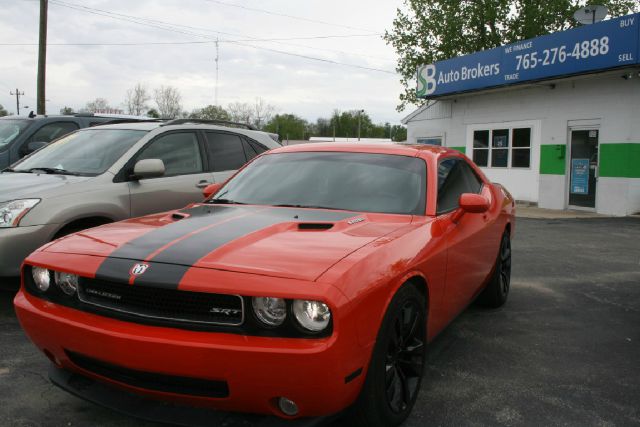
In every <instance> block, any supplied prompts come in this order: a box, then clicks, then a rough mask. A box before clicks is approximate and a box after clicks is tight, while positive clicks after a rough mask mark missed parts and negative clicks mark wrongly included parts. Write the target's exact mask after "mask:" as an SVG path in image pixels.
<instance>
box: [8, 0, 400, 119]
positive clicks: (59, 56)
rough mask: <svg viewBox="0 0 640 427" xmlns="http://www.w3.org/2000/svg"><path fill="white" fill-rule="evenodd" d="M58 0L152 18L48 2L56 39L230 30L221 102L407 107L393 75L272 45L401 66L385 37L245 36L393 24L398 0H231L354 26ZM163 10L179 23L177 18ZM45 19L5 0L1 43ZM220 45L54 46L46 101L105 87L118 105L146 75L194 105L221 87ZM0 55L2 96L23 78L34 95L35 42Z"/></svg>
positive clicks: (165, 5) (307, 113)
mask: <svg viewBox="0 0 640 427" xmlns="http://www.w3.org/2000/svg"><path fill="white" fill-rule="evenodd" d="M59 1H64V2H66V3H70V4H76V5H81V6H86V7H89V8H94V9H102V10H105V11H109V12H111V13H114V14H115V13H117V14H122V15H129V16H137V17H144V18H145V21H144V22H145V23H146V24H148V25H145V26H143V25H137V24H134V23H131V22H126V21H122V20H118V19H113V18H110V17H106V16H99V15H96V14H92V13H87V12H86V11H80V10H75V9H69V8H65V7H62V6H60V5H59V4H57V3H56V2H55V1H53V2H51V3H50V5H49V9H50V10H49V12H50V13H49V34H48V38H49V42H50V43H105V42H106V43H139V42H154V43H160V42H176V41H211V40H213V39H215V37H216V36H218V37H219V38H220V40H221V43H220V62H219V67H220V68H219V69H220V80H219V103H220V104H222V105H226V104H228V103H230V102H236V101H247V102H251V101H252V100H253V99H254V98H256V97H262V98H264V99H265V100H267V101H268V102H270V103H272V104H275V105H276V106H277V107H278V110H279V111H280V112H282V113H289V112H291V113H295V114H298V115H301V116H303V117H305V118H307V119H309V120H315V119H316V118H318V117H327V116H329V115H330V114H331V112H332V111H333V110H334V109H340V110H349V109H356V108H357V109H359V108H364V109H365V110H366V111H367V112H368V113H369V114H370V115H371V116H372V118H373V120H374V121H376V122H385V121H389V122H392V123H397V122H398V121H399V119H400V118H401V117H402V116H403V115H404V114H398V113H397V112H396V111H395V106H396V104H397V97H398V94H399V93H400V91H401V86H400V84H399V82H398V76H396V75H394V74H386V73H382V72H375V71H366V70H362V69H358V68H353V67H347V66H343V65H338V64H332V63H326V62H319V61H312V60H309V59H304V58H300V57H295V56H289V55H283V54H279V53H276V52H273V51H269V50H267V49H273V50H280V51H286V52H291V53H295V54H299V55H306V56H312V57H318V58H323V59H326V60H329V61H335V62H342V63H347V64H354V65H359V66H363V67H370V68H378V69H383V70H389V71H392V70H393V69H394V67H395V62H394V60H395V56H394V52H393V50H392V49H391V48H390V47H389V46H387V45H386V44H385V43H384V41H382V40H381V38H380V37H352V38H327V39H313V40H291V41H282V42H249V41H246V40H247V39H251V38H260V39H265V38H289V37H315V36H319V35H346V34H364V33H367V31H371V32H373V33H383V32H384V30H385V29H387V28H390V27H391V21H392V20H393V18H394V16H395V9H396V8H397V7H399V6H400V3H401V1H400V0H369V1H367V0H351V1H349V2H345V1H337V0H307V1H304V2H301V1H296V0H273V1H270V2H268V3H267V4H265V3H264V2H260V1H258V0H245V1H234V3H235V4H237V5H241V6H246V7H250V8H263V9H267V8H268V9H269V10H271V11H274V12H276V13H283V14H288V15H295V16H302V17H307V18H309V19H313V20H319V21H325V22H331V23H335V24H339V25H344V26H350V27H357V28H358V29H357V30H356V29H350V28H344V27H341V26H337V25H336V26H330V25H323V24H319V23H312V22H307V21H303V20H295V19H289V18H285V17H282V16H274V15H269V14H265V13H259V12H255V11H249V10H245V9H239V8H235V7H229V6H223V5H221V4H219V3H216V2H210V1H207V0H182V1H178V0H167V1H163V2H157V1H151V0H138V1H135V2H131V1H129V0H109V1H106V0H93V1H86V2H79V1H78V0H59ZM225 1H226V2H231V1H233V0H225ZM112 16H118V17H120V18H123V19H128V18H126V17H124V16H121V15H112ZM158 21H164V22H170V23H172V24H176V25H175V26H170V27H168V26H167V25H166V24H162V23H160V22H158ZM154 26H155V27H164V28H170V29H171V31H169V30H167V29H161V28H155V27H154ZM37 30H38V3H37V2H32V1H23V2H3V7H2V8H0V34H3V35H4V37H3V40H2V42H3V43H36V42H37V39H38V34H37ZM216 31H218V32H222V33H224V34H222V33H216ZM185 33H186V34H185ZM229 40H232V41H233V40H245V41H243V42H241V43H242V44H245V45H241V44H234V43H229V42H228V41H229ZM292 44H294V45H295V46H294V45H292ZM246 45H252V46H255V47H250V46H246ZM215 54H216V50H215V45H214V43H201V44H181V45H151V46H50V47H49V48H48V57H47V65H48V80H47V99H49V100H50V101H49V102H48V103H47V106H48V110H49V112H51V113H57V111H58V110H59V109H60V108H61V107H62V106H64V105H68V106H72V107H75V108H80V107H82V106H84V105H85V104H86V103H87V101H90V100H92V99H95V98H96V97H104V98H107V99H108V100H109V101H110V103H111V104H112V105H114V106H118V105H121V103H122V102H123V101H124V98H125V94H126V90H127V89H128V88H130V87H132V86H133V85H135V84H136V83H137V82H142V83H143V84H145V85H147V86H148V87H149V89H153V88H154V87H158V86H160V85H172V86H175V87H177V88H178V89H179V91H180V92H181V94H182V96H183V104H184V107H185V109H187V110H191V109H194V108H199V107H202V106H204V105H206V104H211V103H213V102H214V92H215V61H214V58H215ZM0 55H1V57H2V60H0V103H1V104H2V105H4V106H5V107H6V108H9V109H10V110H11V109H12V108H13V105H15V98H12V97H11V96H9V93H8V92H9V90H15V88H16V87H18V88H20V90H24V91H25V93H26V95H25V98H24V101H25V102H26V103H29V104H30V105H31V104H33V105H34V106H35V95H36V82H35V76H36V68H37V47H36V46H24V47H13V46H11V47H10V46H0Z"/></svg>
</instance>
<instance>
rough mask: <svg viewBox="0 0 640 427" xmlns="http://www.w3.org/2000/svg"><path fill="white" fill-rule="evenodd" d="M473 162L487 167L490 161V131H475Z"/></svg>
mask: <svg viewBox="0 0 640 427" xmlns="http://www.w3.org/2000/svg"><path fill="white" fill-rule="evenodd" d="M473 162H474V163H475V164H476V165H478V166H483V167H486V166H487V165H488V162H489V131H488V130H477V131H475V132H473Z"/></svg>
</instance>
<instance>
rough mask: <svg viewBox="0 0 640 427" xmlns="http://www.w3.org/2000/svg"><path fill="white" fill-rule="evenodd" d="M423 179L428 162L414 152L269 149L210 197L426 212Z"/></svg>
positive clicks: (223, 200)
mask: <svg viewBox="0 0 640 427" xmlns="http://www.w3.org/2000/svg"><path fill="white" fill-rule="evenodd" d="M426 183H427V180H426V163H425V162H424V160H422V159H418V158H415V157H406V156H395V155H387V154H367V153H344V152H340V153H338V152H327V153H320V152H313V153H283V154H270V155H266V156H263V157H260V158H258V159H257V160H256V161H254V162H253V163H251V164H250V165H249V166H247V167H246V168H245V169H244V170H242V171H241V172H240V173H239V174H238V175H237V176H236V177H234V178H233V179H232V180H231V181H229V183H228V184H227V185H225V186H224V187H223V188H222V189H221V191H220V192H218V194H217V196H216V197H215V198H214V199H212V200H210V203H241V204H255V205H273V206H296V207H298V206H299V207H317V208H327V209H341V210H349V211H357V212H381V213H394V214H412V215H424V211H425V203H426V202H425V200H426Z"/></svg>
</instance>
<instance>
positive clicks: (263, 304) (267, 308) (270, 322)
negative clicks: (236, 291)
mask: <svg viewBox="0 0 640 427" xmlns="http://www.w3.org/2000/svg"><path fill="white" fill-rule="evenodd" d="M251 305H252V306H253V312H254V313H255V315H256V317H257V318H258V320H260V321H261V322H262V323H264V324H265V325H267V326H280V325H282V323H283V322H284V320H285V319H286V318H287V304H286V302H285V301H284V300H283V299H282V298H274V297H254V298H253V300H252V302H251Z"/></svg>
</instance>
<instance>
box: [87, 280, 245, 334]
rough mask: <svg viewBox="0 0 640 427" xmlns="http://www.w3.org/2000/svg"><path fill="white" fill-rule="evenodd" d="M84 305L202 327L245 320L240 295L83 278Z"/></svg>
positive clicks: (239, 322) (238, 323)
mask: <svg viewBox="0 0 640 427" xmlns="http://www.w3.org/2000/svg"><path fill="white" fill-rule="evenodd" d="M78 298H79V299H80V301H81V302H82V303H84V304H88V305H91V306H95V307H99V308H101V309H104V310H111V311H114V312H118V313H124V314H127V315H132V316H138V317H141V318H146V319H155V320H161V321H170V322H183V323H189V324H203V325H225V326H238V325H241V324H242V323H243V321H244V302H243V299H242V297H240V296H239V295H226V294H212V293H207V292H190V291H180V290H177V289H163V288H153V287H148V286H136V285H128V284H119V283H113V282H107V281H103V280H96V279H86V278H82V279H80V286H79V287H78Z"/></svg>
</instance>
